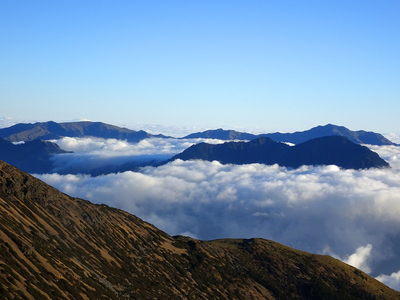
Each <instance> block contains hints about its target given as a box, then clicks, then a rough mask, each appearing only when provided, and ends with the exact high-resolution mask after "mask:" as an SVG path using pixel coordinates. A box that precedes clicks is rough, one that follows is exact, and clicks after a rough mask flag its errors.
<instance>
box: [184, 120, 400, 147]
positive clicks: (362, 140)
mask: <svg viewBox="0 0 400 300" xmlns="http://www.w3.org/2000/svg"><path fill="white" fill-rule="evenodd" d="M331 135H338V136H344V137H347V138H348V139H349V140H350V141H352V142H353V143H356V144H369V145H378V146H382V145H396V144H395V143H393V142H391V141H389V140H388V139H387V138H385V137H384V136H383V135H381V134H379V133H375V132H371V131H364V130H359V131H351V130H349V129H347V128H346V127H343V126H337V125H332V124H327V125H325V126H317V127H314V128H311V129H309V130H306V131H297V132H293V133H280V132H275V133H264V134H258V135H255V134H251V133H245V132H238V131H235V130H223V129H216V130H207V131H203V132H197V133H192V134H189V135H187V136H185V137H183V138H184V139H188V138H210V139H219V140H254V139H256V138H258V137H269V138H271V139H272V140H274V141H277V142H288V143H292V144H299V143H303V142H305V141H308V140H310V139H314V138H318V137H323V136H331Z"/></svg>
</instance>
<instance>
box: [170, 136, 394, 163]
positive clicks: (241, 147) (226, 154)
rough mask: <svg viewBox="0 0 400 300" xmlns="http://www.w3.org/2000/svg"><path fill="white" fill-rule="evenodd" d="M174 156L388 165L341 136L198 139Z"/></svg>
mask: <svg viewBox="0 0 400 300" xmlns="http://www.w3.org/2000/svg"><path fill="white" fill-rule="evenodd" d="M175 159H182V160H190V159H201V160H207V161H213V160H217V161H219V162H220V163H223V164H229V163H231V164H251V163H261V164H266V165H273V164H279V165H280V166H284V167H291V168H298V167H300V166H302V165H337V166H339V167H341V168H344V169H364V168H382V167H389V164H388V163H387V162H386V161H384V160H383V159H382V158H380V157H379V155H378V154H377V153H375V152H373V151H371V150H370V149H368V148H367V147H365V146H361V145H357V144H355V143H353V142H351V141H350V140H348V139H347V138H345V137H342V136H328V137H321V138H316V139H312V140H309V141H306V142H304V143H301V144H298V145H296V146H289V145H287V144H284V143H280V142H275V141H273V140H272V139H270V138H267V137H260V138H257V139H255V140H252V141H250V142H247V143H246V142H227V143H224V144H217V145H214V144H207V143H200V144H197V145H193V146H191V147H189V148H188V149H186V150H185V151H183V152H182V153H180V154H177V155H175V156H174V157H172V158H171V159H170V161H172V160H175Z"/></svg>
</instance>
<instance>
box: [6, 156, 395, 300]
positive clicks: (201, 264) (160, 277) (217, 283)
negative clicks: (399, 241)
mask: <svg viewBox="0 0 400 300" xmlns="http://www.w3.org/2000/svg"><path fill="white" fill-rule="evenodd" d="M0 298H1V299H79V300H83V299H245V300H247V299H344V300H345V299H399V298H400V293H399V292H396V291H394V290H392V289H390V288H388V287H387V286H385V285H384V284H382V283H381V282H378V281H377V280H375V279H374V278H372V277H370V276H368V275H367V274H365V273H363V272H362V271H360V270H358V269H356V268H354V267H351V266H349V265H346V264H344V263H343V262H340V261H338V260H336V259H334V258H332V257H329V256H322V255H315V254H309V253H306V252H302V251H298V250H294V249H291V248H289V247H286V246H284V245H281V244H278V243H275V242H272V241H269V240H263V239H227V240H215V241H208V242H206V241H199V240H195V239H191V238H188V237H183V236H175V237H171V236H169V235H167V234H166V233H165V232H162V231H161V230H159V229H157V228H156V227H154V226H153V225H151V224H149V223H146V222H144V221H142V220H141V219H139V218H137V217H135V216H133V215H131V214H129V213H127V212H124V211H121V210H118V209H115V208H111V207H108V206H106V205H94V204H92V203H90V202H88V201H85V200H81V199H77V198H72V197H69V196H67V195H65V194H63V193H61V192H59V191H58V190H56V189H54V188H53V187H51V186H49V185H47V184H45V183H43V182H42V181H40V180H38V179H36V178H34V177H32V176H30V175H29V174H26V173H24V172H22V171H20V170H18V169H16V168H15V167H12V166H11V165H8V164H6V163H4V162H1V161H0Z"/></svg>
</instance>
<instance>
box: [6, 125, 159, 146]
mask: <svg viewBox="0 0 400 300" xmlns="http://www.w3.org/2000/svg"><path fill="white" fill-rule="evenodd" d="M84 136H92V137H99V138H106V139H108V138H113V139H120V140H127V141H128V142H139V141H141V140H143V139H146V138H150V137H160V138H166V136H163V135H152V134H149V133H147V132H145V131H143V130H140V131H134V130H130V129H127V128H121V127H117V126H114V125H109V124H105V123H101V122H89V121H84V122H67V123H56V122H53V121H50V122H42V123H35V124H16V125H14V126H11V127H8V128H2V129H0V137H2V138H4V139H6V140H8V141H10V142H20V141H32V140H35V139H43V140H50V139H59V138H61V137H84Z"/></svg>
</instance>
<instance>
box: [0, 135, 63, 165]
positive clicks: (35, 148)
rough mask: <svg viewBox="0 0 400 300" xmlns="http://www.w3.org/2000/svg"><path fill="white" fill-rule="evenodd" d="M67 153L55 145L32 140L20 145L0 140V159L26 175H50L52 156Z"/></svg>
mask: <svg viewBox="0 0 400 300" xmlns="http://www.w3.org/2000/svg"><path fill="white" fill-rule="evenodd" d="M61 153H69V152H68V151H65V150H62V149H61V148H60V147H59V146H58V145H57V144H54V143H51V142H46V141H43V140H33V141H30V142H26V143H23V144H21V145H14V144H13V143H11V142H9V141H6V140H4V139H2V138H0V159H1V160H4V161H5V162H7V163H9V164H12V165H14V166H16V167H18V168H19V169H21V170H23V171H25V172H28V173H50V172H51V171H52V169H53V164H52V162H51V160H50V157H51V156H53V155H54V154H61Z"/></svg>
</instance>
